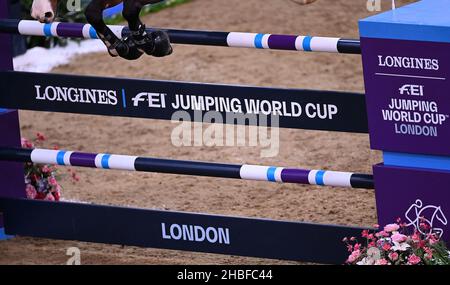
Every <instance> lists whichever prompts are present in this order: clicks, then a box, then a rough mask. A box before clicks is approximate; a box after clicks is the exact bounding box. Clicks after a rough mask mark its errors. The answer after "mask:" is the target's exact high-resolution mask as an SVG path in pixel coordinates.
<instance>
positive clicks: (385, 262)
mask: <svg viewBox="0 0 450 285" xmlns="http://www.w3.org/2000/svg"><path fill="white" fill-rule="evenodd" d="M388 264H389V263H388V261H387V260H386V259H384V258H382V259H378V260H377V261H375V265H388Z"/></svg>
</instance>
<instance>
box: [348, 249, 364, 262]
mask: <svg viewBox="0 0 450 285" xmlns="http://www.w3.org/2000/svg"><path fill="white" fill-rule="evenodd" d="M360 256H361V252H360V251H359V250H355V251H354V252H352V254H350V256H349V257H348V259H347V262H348V263H354V262H355V261H356V260H358V258H359V257H360Z"/></svg>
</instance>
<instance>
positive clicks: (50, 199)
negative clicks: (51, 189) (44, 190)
mask: <svg viewBox="0 0 450 285" xmlns="http://www.w3.org/2000/svg"><path fill="white" fill-rule="evenodd" d="M44 200H45V201H55V197H54V196H53V194H52V193H48V194H47V196H45V198H44Z"/></svg>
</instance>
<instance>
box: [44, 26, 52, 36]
mask: <svg viewBox="0 0 450 285" xmlns="http://www.w3.org/2000/svg"><path fill="white" fill-rule="evenodd" d="M44 35H45V36H47V37H51V36H52V23H50V24H45V25H44Z"/></svg>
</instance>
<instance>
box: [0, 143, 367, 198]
mask: <svg viewBox="0 0 450 285" xmlns="http://www.w3.org/2000/svg"><path fill="white" fill-rule="evenodd" d="M0 160H4V161H20V162H32V163H37V164H54V165H64V166H79V167H90V168H100V169H115V170H127V171H139V172H158V173H171V174H182V175H195V176H208V177H220V178H234V179H243V180H257V181H268V182H279V183H296V184H310V185H321V186H333V187H349V188H364V189H373V188H374V183H373V176H372V175H367V174H358V173H352V172H339V171H328V170H306V169H293V168H284V167H272V166H260V165H248V164H244V165H234V164H223V163H209V162H198V161H182V160H169V159H160V158H147V157H138V156H128V155H117V154H105V153H99V154H94V153H82V152H73V151H63V150H49V149H17V148H0Z"/></svg>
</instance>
